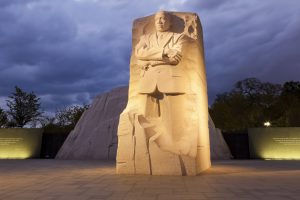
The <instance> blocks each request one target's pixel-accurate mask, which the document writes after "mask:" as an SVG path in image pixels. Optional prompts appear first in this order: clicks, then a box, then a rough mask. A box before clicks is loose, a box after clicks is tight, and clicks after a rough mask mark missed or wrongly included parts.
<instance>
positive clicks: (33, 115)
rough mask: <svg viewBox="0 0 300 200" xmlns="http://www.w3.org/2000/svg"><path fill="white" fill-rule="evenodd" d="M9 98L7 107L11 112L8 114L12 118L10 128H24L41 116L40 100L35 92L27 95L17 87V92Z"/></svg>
mask: <svg viewBox="0 0 300 200" xmlns="http://www.w3.org/2000/svg"><path fill="white" fill-rule="evenodd" d="M8 98H9V99H8V100H7V106H8V108H9V110H8V111H7V114H8V116H9V118H10V124H11V125H10V126H15V127H24V126H25V125H26V124H28V123H29V122H32V121H34V120H36V119H37V118H38V117H39V116H41V112H40V111H39V110H40V106H41V104H40V98H38V97H37V96H36V95H35V94H34V93H33V92H30V93H27V92H25V91H23V90H22V89H21V88H19V87H17V86H15V92H13V93H12V94H11V95H10V96H9V97H8Z"/></svg>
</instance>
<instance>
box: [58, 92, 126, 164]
mask: <svg viewBox="0 0 300 200" xmlns="http://www.w3.org/2000/svg"><path fill="white" fill-rule="evenodd" d="M127 93H128V87H120V88H116V89H113V90H112V91H110V92H107V93H104V94H101V95H99V96H97V97H96V98H95V99H94V101H93V103H92V105H91V107H90V108H89V109H88V110H87V111H85V112H84V113H83V115H82V117H81V118H80V120H79V121H78V123H77V125H76V127H75V129H74V130H73V131H72V132H71V133H70V135H69V136H68V138H67V139H66V141H65V142H64V144H63V146H62V147H61V149H60V150H59V152H58V153H57V156H56V158H58V159H108V160H115V158H116V151H117V142H118V138H117V129H118V123H119V115H120V113H121V111H122V110H123V109H124V108H125V106H126V102H127Z"/></svg>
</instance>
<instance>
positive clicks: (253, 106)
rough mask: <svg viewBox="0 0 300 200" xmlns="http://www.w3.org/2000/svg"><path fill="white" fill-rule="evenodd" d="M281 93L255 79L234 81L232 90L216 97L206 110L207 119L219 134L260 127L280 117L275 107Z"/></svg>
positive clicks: (276, 87) (274, 85) (270, 85)
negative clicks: (209, 119)
mask: <svg viewBox="0 0 300 200" xmlns="http://www.w3.org/2000/svg"><path fill="white" fill-rule="evenodd" d="M281 91H282V87H281V85H279V84H272V83H269V82H261V81H260V80H258V79H256V78H247V79H244V80H241V81H238V82H237V83H236V84H235V88H234V89H233V90H231V91H230V92H228V93H223V94H221V95H217V98H216V100H215V102H214V103H213V104H212V105H211V107H210V115H211V117H212V119H213V120H214V123H215V124H216V126H217V127H219V128H221V129H223V130H228V131H236V130H242V129H247V128H249V127H260V126H262V125H263V123H264V122H265V121H276V119H278V118H280V116H281V115H282V109H279V107H278V105H279V103H280V101H279V96H280V95H281Z"/></svg>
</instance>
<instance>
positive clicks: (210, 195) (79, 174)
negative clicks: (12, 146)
mask: <svg viewBox="0 0 300 200" xmlns="http://www.w3.org/2000/svg"><path fill="white" fill-rule="evenodd" d="M0 177H1V180H0V199H1V200H2V199H3V200H19V199H20V200H24V199H28V200H33V199H38V200H39V199H43V200H44V199H45V200H50V199H51V200H54V199H55V200H69V199H70V200H101V199H104V200H121V199H122V200H193V199H195V200H298V199H299V196H300V184H299V182H300V161H255V160H248V161H241V160H234V161H218V162H216V161H213V162H212V167H211V168H210V169H209V170H208V171H207V172H205V173H204V174H201V175H200V176H194V177H181V176H151V177H149V176H145V175H140V176H120V175H116V174H115V163H114V162H103V161H65V160H36V159H35V160H32V159H31V160H8V161H7V160H0Z"/></svg>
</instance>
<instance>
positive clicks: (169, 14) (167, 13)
mask: <svg viewBox="0 0 300 200" xmlns="http://www.w3.org/2000/svg"><path fill="white" fill-rule="evenodd" d="M159 13H163V14H164V15H165V16H167V17H168V19H171V13H170V12H168V11H165V10H159V11H157V12H156V13H155V15H157V14H159Z"/></svg>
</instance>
